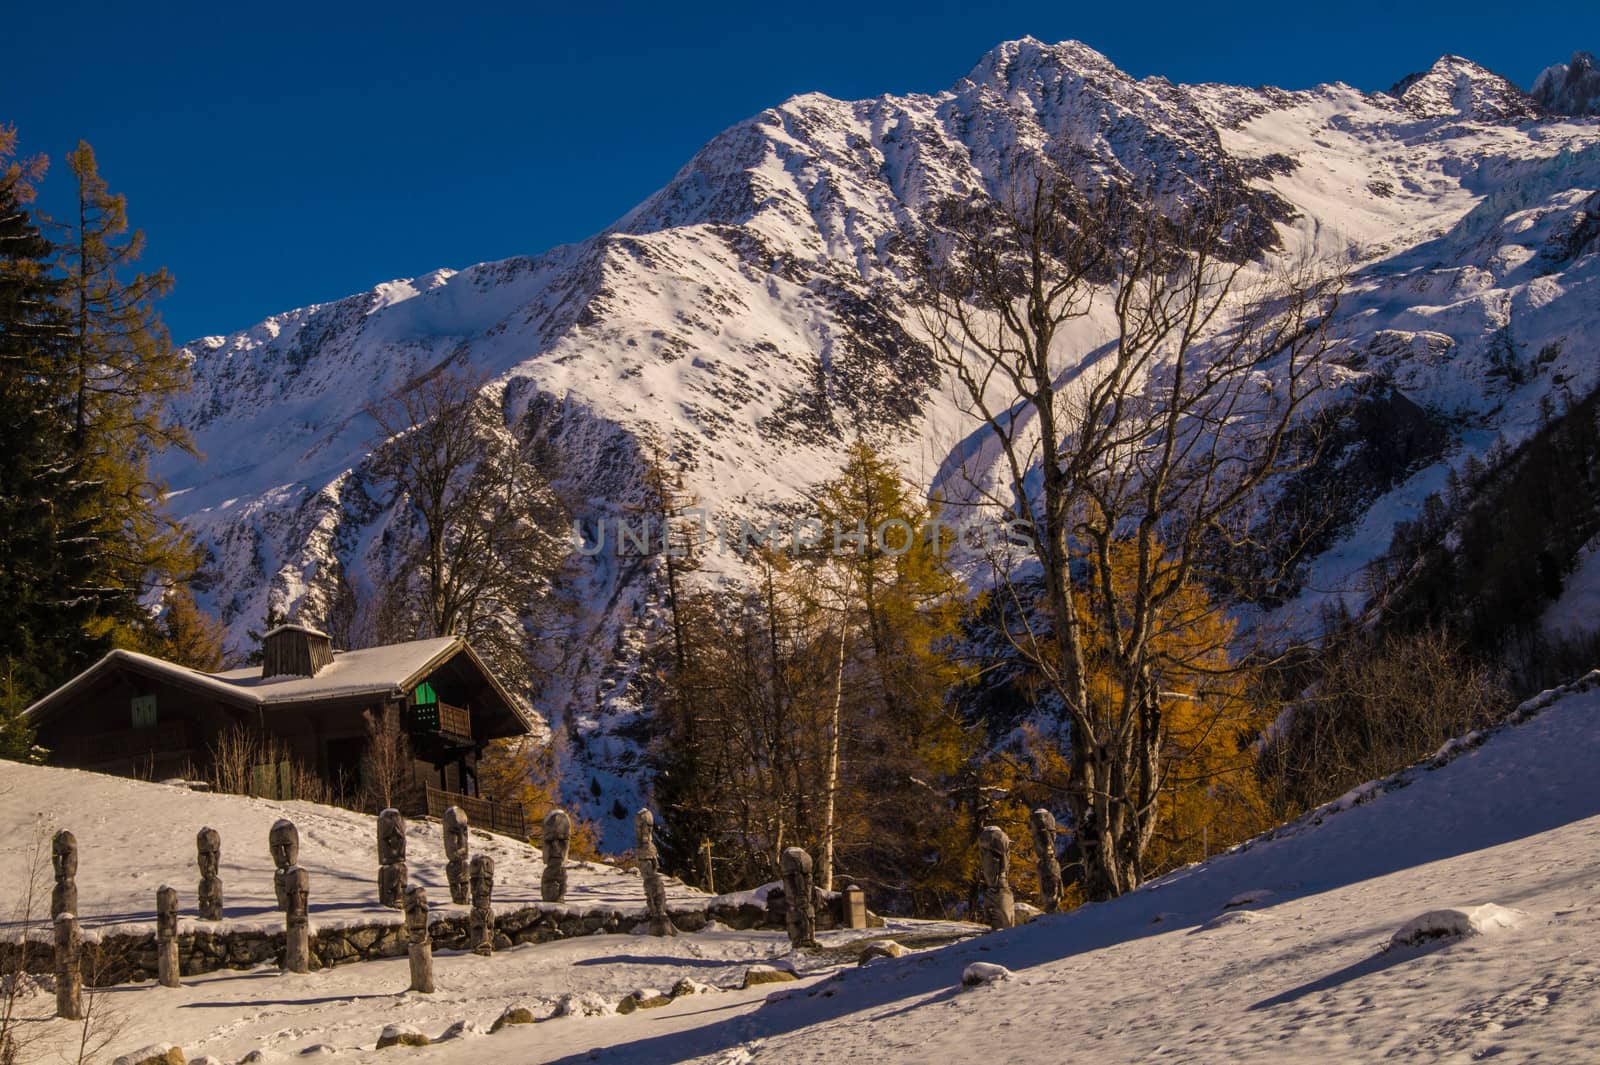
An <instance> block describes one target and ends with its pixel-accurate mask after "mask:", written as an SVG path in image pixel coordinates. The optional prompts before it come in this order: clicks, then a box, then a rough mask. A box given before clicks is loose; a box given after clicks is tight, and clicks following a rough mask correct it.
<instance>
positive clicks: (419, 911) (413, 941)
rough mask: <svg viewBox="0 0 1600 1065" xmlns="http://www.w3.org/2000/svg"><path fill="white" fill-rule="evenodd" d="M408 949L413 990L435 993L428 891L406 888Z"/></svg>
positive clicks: (418, 888)
mask: <svg viewBox="0 0 1600 1065" xmlns="http://www.w3.org/2000/svg"><path fill="white" fill-rule="evenodd" d="M406 949H407V951H408V952H409V953H410V955H411V990H413V991H420V992H422V993H423V994H425V995H431V994H433V940H432V939H430V938H428V892H427V889H425V888H424V887H423V886H422V885H421V884H418V885H416V886H415V887H411V888H407V889H406Z"/></svg>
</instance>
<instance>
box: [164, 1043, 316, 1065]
mask: <svg viewBox="0 0 1600 1065" xmlns="http://www.w3.org/2000/svg"><path fill="white" fill-rule="evenodd" d="M337 1053H338V1051H337V1050H335V1049H334V1048H333V1047H331V1046H329V1045H328V1044H327V1043H312V1044H311V1045H310V1046H308V1047H306V1048H305V1049H304V1050H302V1051H300V1056H301V1057H302V1058H320V1057H326V1056H327V1055H329V1054H337ZM189 1065H195V1063H194V1062H192V1061H191V1062H190V1063H189Z"/></svg>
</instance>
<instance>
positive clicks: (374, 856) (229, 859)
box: [0, 764, 706, 932]
mask: <svg viewBox="0 0 1600 1065" xmlns="http://www.w3.org/2000/svg"><path fill="white" fill-rule="evenodd" d="M280 817H287V818H288V819H289V820H291V821H293V822H294V823H295V825H296V827H298V828H299V830H300V864H301V866H302V867H304V868H305V869H306V870H307V871H308V872H309V873H310V874H311V921H312V926H313V927H314V928H315V927H317V926H322V927H335V926H340V925H353V924H368V923H373V922H383V923H394V922H396V921H398V919H399V915H398V914H396V913H395V911H394V910H390V909H384V908H383V907H380V906H379V905H378V904H377V882H378V846H377V827H376V825H377V823H376V820H375V819H374V818H372V817H370V816H367V815H364V814H358V813H352V812H351V811H349V810H342V809H339V808H338V807H333V806H322V805H319V804H316V803H307V802H270V801H268V800H265V799H249V798H242V797H239V796H233V795H211V794H205V793H201V792H194V791H190V790H189V789H188V788H184V787H179V786H174V785H166V784H148V783H144V782H141V781H135V780H125V779H123V778H120V777H109V776H103V775H101V774H99V773H88V772H83V771H80V770H73V769H53V768H48V767H43V766H20V765H12V764H5V765H0V839H4V840H5V844H4V854H5V860H4V861H0V900H4V901H6V902H9V901H11V900H15V899H19V898H21V897H22V895H23V889H24V886H25V884H26V881H27V879H28V878H29V877H30V876H31V875H34V874H35V873H36V874H37V875H38V876H41V877H42V878H43V880H44V883H45V888H46V890H45V893H44V899H45V904H44V907H43V909H44V910H45V911H46V916H48V912H47V911H48V902H49V891H48V886H49V880H50V837H51V836H52V835H53V834H54V833H55V831H56V830H57V829H62V828H65V829H70V830H71V831H72V833H73V835H74V836H76V837H77V840H78V855H79V858H78V863H79V864H78V915H79V918H80V920H81V922H82V924H83V927H84V928H85V929H87V930H90V931H97V932H103V931H111V930H114V929H116V930H127V929H128V926H130V925H136V926H143V925H152V926H153V921H154V912H155V910H154V907H155V893H156V889H157V888H158V887H161V886H162V885H166V884H170V885H172V886H173V887H175V888H177V889H178V899H179V907H180V913H182V914H183V915H184V919H183V921H182V922H181V923H180V928H181V930H182V931H189V930H190V927H191V925H190V924H189V921H188V918H189V917H191V916H192V915H193V913H194V906H195V895H196V892H197V890H198V886H199V878H200V874H199V870H198V868H197V866H196V864H195V833H197V832H198V831H200V829H201V828H204V827H210V828H214V829H216V830H217V831H218V832H219V833H221V835H222V882H223V900H224V904H225V908H224V926H225V927H229V928H241V927H262V926H265V927H270V928H271V929H274V930H276V929H279V928H281V927H282V920H281V917H280V916H279V914H278V910H277V902H276V899H275V896H274V894H273V887H272V874H273V865H272V856H271V854H270V853H269V852H268V850H267V832H268V830H269V829H270V828H271V827H272V823H273V822H274V821H276V820H277V819H278V818H280ZM35 846H37V848H38V850H37V858H36V859H35V860H33V861H30V855H33V854H34V853H35V851H34V848H35ZM472 848H473V853H474V854H476V853H480V852H481V853H483V854H487V855H489V856H490V857H492V858H493V859H494V861H495V894H494V899H495V905H496V906H497V907H499V908H502V909H515V908H518V907H522V906H529V905H532V904H534V903H536V902H538V901H539V878H540V876H541V875H542V874H543V872H544V863H543V861H542V860H541V859H540V855H539V852H538V851H537V850H535V849H534V848H532V847H529V846H527V845H526V844H521V843H518V842H516V841H514V840H511V839H508V838H506V837H504V836H497V835H492V834H490V833H486V832H477V831H474V832H473V833H472ZM406 862H407V867H408V879H409V881H410V882H411V883H414V884H421V885H422V886H423V887H425V888H427V889H428V900H429V902H430V904H431V905H432V906H433V908H434V909H435V911H444V912H450V911H460V912H462V913H464V912H466V910H467V907H465V906H461V907H453V906H451V904H450V892H449V887H448V885H447V881H446V880H445V870H444V867H445V854H444V842H443V838H442V836H441V833H440V830H439V825H438V823H437V822H432V821H422V820H413V821H411V822H409V823H408V825H407V831H406ZM567 879H568V885H569V887H568V893H567V901H568V903H569V904H571V905H573V906H579V907H584V908H588V907H606V908H612V909H620V910H624V911H638V912H641V913H642V912H643V911H644V891H643V888H642V887H641V885H640V882H639V877H638V875H637V874H635V873H632V872H627V871H624V870H621V869H617V868H615V867H613V866H610V865H602V864H599V863H586V862H585V863H574V864H572V865H571V866H570V868H569V870H568V873H567ZM667 897H668V901H669V902H670V903H672V904H679V903H686V904H687V903H693V902H696V901H699V902H703V901H705V899H706V896H705V895H703V894H701V893H700V892H698V891H695V890H694V889H692V888H688V887H685V886H684V885H682V884H680V883H679V882H678V881H676V880H668V882H667ZM15 924H16V920H15V916H14V915H13V914H11V913H9V912H3V911H0V931H13V930H14V927H15ZM205 927H208V928H214V927H216V926H215V925H210V924H208V925H206V926H205Z"/></svg>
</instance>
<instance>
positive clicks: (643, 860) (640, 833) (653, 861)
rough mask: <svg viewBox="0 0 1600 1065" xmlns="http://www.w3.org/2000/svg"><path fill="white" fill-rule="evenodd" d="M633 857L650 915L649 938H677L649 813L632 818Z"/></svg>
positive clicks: (646, 811) (635, 815) (651, 817)
mask: <svg viewBox="0 0 1600 1065" xmlns="http://www.w3.org/2000/svg"><path fill="white" fill-rule="evenodd" d="M633 838H634V846H633V857H634V861H636V862H637V863H638V865H639V879H641V880H642V881H644V903H645V908H646V909H647V910H648V911H649V913H650V934H651V935H653V936H675V935H677V934H678V930H677V929H676V928H674V927H673V925H672V918H670V917H668V916H667V888H666V885H665V884H663V883H662V882H661V855H660V854H659V853H657V851H656V819H655V815H654V814H652V813H651V812H650V811H649V810H640V811H639V812H638V813H637V814H634V816H633Z"/></svg>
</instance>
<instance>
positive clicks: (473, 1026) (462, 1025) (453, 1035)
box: [439, 1021, 489, 1041]
mask: <svg viewBox="0 0 1600 1065" xmlns="http://www.w3.org/2000/svg"><path fill="white" fill-rule="evenodd" d="M488 1034H489V1033H487V1032H485V1031H484V1030H483V1027H482V1026H481V1025H479V1024H478V1022H477V1021H457V1022H456V1023H454V1024H452V1025H451V1026H450V1027H448V1028H446V1029H445V1030H444V1034H443V1035H441V1036H440V1037H439V1041H443V1040H445V1039H460V1038H461V1037H462V1036H474V1035H488Z"/></svg>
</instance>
